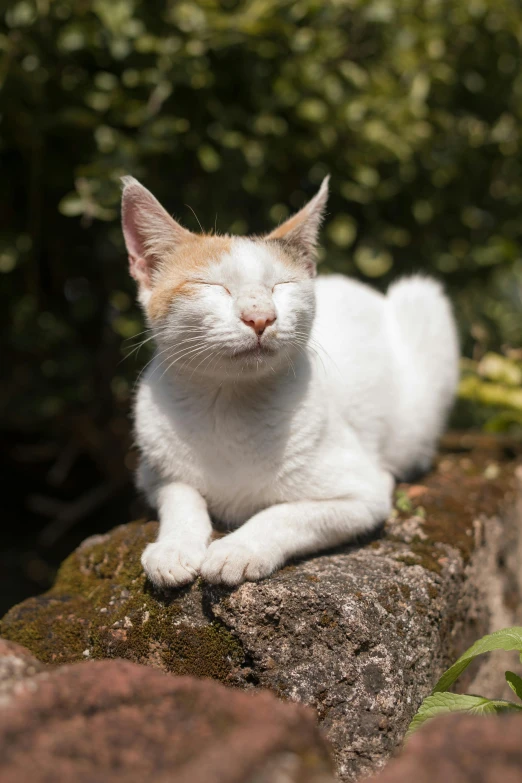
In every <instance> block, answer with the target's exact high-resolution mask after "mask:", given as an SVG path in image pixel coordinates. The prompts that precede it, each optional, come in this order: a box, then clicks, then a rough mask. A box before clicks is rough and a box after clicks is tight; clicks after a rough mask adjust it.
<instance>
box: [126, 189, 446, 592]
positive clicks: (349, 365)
mask: <svg viewBox="0 0 522 783" xmlns="http://www.w3.org/2000/svg"><path fill="white" fill-rule="evenodd" d="M327 195H328V182H327V180H325V181H324V182H323V184H322V186H321V189H320V190H319V192H318V193H317V195H316V196H315V197H314V198H313V199H312V200H311V201H310V202H309V203H308V204H307V205H306V206H305V207H303V209H302V210H301V211H300V212H298V213H297V214H296V215H295V216H294V217H292V218H290V219H289V220H288V221H286V223H283V224H282V225H281V226H279V228H277V229H276V230H275V231H272V233H271V234H268V235H267V236H264V237H250V238H240V237H229V236H213V235H206V236H205V235H196V234H193V233H191V232H189V231H188V230H186V229H185V228H182V226H180V225H179V224H178V223H177V222H176V221H175V220H174V219H173V218H171V217H170V216H169V215H168V214H167V212H166V211H165V210H164V209H163V207H162V206H161V205H160V204H159V202H158V201H157V200H156V199H155V198H154V196H153V195H152V194H151V193H150V192H149V191H148V190H146V189H145V188H144V187H143V186H142V185H140V183H139V182H137V181H136V180H135V179H133V178H132V177H125V178H124V190H123V207H122V208H123V231H124V235H125V242H126V245H127V249H128V253H129V260H130V271H131V274H132V275H133V277H134V278H135V279H136V280H137V282H138V286H139V300H140V302H141V305H142V307H143V309H144V312H145V316H146V319H147V322H148V324H149V326H150V328H151V329H152V330H153V334H154V338H155V341H156V344H157V352H156V355H155V358H154V359H153V361H152V363H151V365H150V367H149V368H148V369H147V371H146V373H145V375H144V378H143V380H142V381H141V382H140V385H139V391H138V394H137V399H136V410H135V426H136V438H137V443H138V446H139V449H140V453H141V464H140V469H139V474H138V483H139V486H140V487H141V488H142V489H143V490H144V491H145V493H146V495H147V497H148V499H149V501H150V503H151V504H152V505H153V506H155V507H156V508H157V510H158V513H159V519H160V530H159V536H158V540H157V542H156V543H153V544H149V545H148V546H147V548H146V549H145V551H144V553H143V557H142V564H143V567H144V569H145V571H146V573H147V575H148V576H149V577H150V579H151V580H152V581H153V582H154V583H155V584H156V585H158V586H162V587H168V586H175V585H182V584H184V583H187V582H190V581H192V580H193V579H195V578H196V577H197V576H198V574H200V575H201V576H202V577H203V578H204V579H206V580H207V581H209V582H214V583H217V582H222V583H225V584H228V585H236V584H238V583H240V582H242V581H243V580H245V579H247V580H248V579H250V580H254V579H261V578H262V577H266V576H268V575H269V574H271V573H272V572H273V571H274V570H275V569H277V568H279V567H281V566H282V565H283V564H284V563H285V561H287V560H288V559H289V558H292V557H294V556H299V555H305V554H309V553H312V552H317V551H318V550H321V549H324V548H327V547H332V546H335V545H337V544H341V543H344V542H346V541H350V540H351V539H353V538H354V537H355V536H357V535H358V534H360V533H365V532H367V531H369V530H371V529H372V528H375V527H376V526H378V525H379V523H380V522H382V521H383V520H384V519H385V518H386V517H387V515H388V514H389V512H390V509H391V498H392V490H393V486H394V479H395V478H407V477H408V476H409V475H411V474H412V473H413V472H415V471H417V470H420V471H424V470H426V469H427V468H428V467H429V466H430V463H431V460H432V457H433V453H434V449H435V447H436V441H437V438H438V437H439V435H440V433H441V430H442V428H443V426H444V423H445V418H446V414H447V412H448V409H449V407H450V405H451V403H452V400H453V395H454V391H455V386H456V383H457V364H458V346H457V336H456V330H455V325H454V321H453V317H452V314H451V310H450V306H449V304H448V301H447V299H446V298H445V296H444V295H443V293H442V291H441V288H440V286H439V284H438V283H436V282H435V281H433V280H430V279H428V278H424V277H411V278H408V279H403V280H401V281H399V282H398V283H396V284H395V285H393V286H392V287H391V289H390V290H389V291H388V294H387V295H386V296H383V295H381V294H379V293H376V292H375V291H373V290H372V289H370V288H368V287H367V286H365V285H362V284H361V283H357V282H354V281H353V280H349V279H346V278H344V277H342V276H339V275H332V276H324V277H319V278H315V261H314V247H315V244H316V241H317V235H318V230H319V227H320V223H321V219H322V215H323V211H324V207H325V204H326V200H327ZM211 516H212V517H214V518H216V519H217V520H220V521H222V522H223V523H225V524H226V525H227V526H228V527H229V528H232V527H234V528H236V527H237V529H236V530H234V532H231V533H230V534H229V535H227V536H225V537H223V538H221V539H219V540H216V541H213V542H212V543H209V542H210V539H211V533H212V524H211Z"/></svg>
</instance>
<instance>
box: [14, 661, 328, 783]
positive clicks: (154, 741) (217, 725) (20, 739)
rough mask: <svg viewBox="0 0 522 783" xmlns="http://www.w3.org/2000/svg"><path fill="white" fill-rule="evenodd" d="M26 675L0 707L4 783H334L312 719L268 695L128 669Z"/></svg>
mask: <svg viewBox="0 0 522 783" xmlns="http://www.w3.org/2000/svg"><path fill="white" fill-rule="evenodd" d="M0 654H1V652H0ZM0 660H1V658H0ZM27 674H28V676H27V677H25V678H21V679H19V680H18V682H17V685H16V688H14V689H13V690H12V691H11V693H10V695H9V697H8V698H5V699H3V700H2V701H0V779H1V780H2V783H20V781H24V780H30V781H32V783H47V782H48V781H49V783H51V781H52V782H53V783H54V781H57V780H58V781H60V783H93V782H94V781H96V783H117V782H121V783H134V782H136V783H143V781H144V780H153V781H154V783H167V782H168V783H171V782H172V781H173V780H175V781H176V783H333V777H332V763H331V760H330V757H329V753H328V749H327V747H326V744H325V742H324V740H323V739H322V737H321V735H320V733H319V730H318V728H317V725H316V718H315V715H314V714H313V712H312V711H311V710H308V709H307V708H305V707H302V706H301V705H296V704H283V703H282V702H281V701H279V700H278V699H276V698H275V697H274V696H273V695H272V694H270V693H267V692H264V693H259V694H249V693H242V692H241V691H238V690H231V689H227V688H224V687H223V686H222V685H219V684H218V683H216V682H212V681H211V680H196V679H194V678H192V677H172V676H169V675H166V674H163V673H162V672H158V671H154V670H152V669H150V668H146V667H144V666H139V665H137V664H134V663H130V662H128V661H91V662H88V663H81V664H73V665H69V666H61V667H47V669H46V670H45V671H42V672H40V673H35V674H34V675H33V676H30V675H29V673H27Z"/></svg>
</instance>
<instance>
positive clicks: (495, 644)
mask: <svg viewBox="0 0 522 783" xmlns="http://www.w3.org/2000/svg"><path fill="white" fill-rule="evenodd" d="M492 650H517V651H518V652H521V653H522V627H520V626H514V627H513V628H503V629H502V630H500V631H495V632H494V633H490V634H488V635H487V636H483V637H482V639H479V640H478V641H477V642H475V644H472V645H471V647H470V648H469V650H466V652H465V653H464V654H463V655H461V656H460V658H459V659H458V661H456V662H455V663H454V664H453V666H450V668H449V669H448V670H447V671H446V672H444V674H443V675H442V677H441V678H440V680H439V681H438V683H437V684H436V686H435V687H434V689H433V693H442V692H444V691H447V690H448V688H450V687H451V686H452V685H453V683H454V682H455V680H456V679H457V677H460V675H461V674H462V672H463V671H464V669H466V668H467V667H468V666H469V664H470V663H471V662H472V661H473V660H474V659H475V658H476V657H477V655H482V654H483V653H487V652H491V651H492Z"/></svg>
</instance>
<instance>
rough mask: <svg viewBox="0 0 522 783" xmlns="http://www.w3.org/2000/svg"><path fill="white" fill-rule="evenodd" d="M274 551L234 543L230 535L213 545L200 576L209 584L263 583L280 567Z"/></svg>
mask: <svg viewBox="0 0 522 783" xmlns="http://www.w3.org/2000/svg"><path fill="white" fill-rule="evenodd" d="M283 562H284V560H283V558H282V556H281V554H280V552H279V551H278V550H276V549H275V548H274V549H273V550H271V549H270V548H269V547H266V546H265V547H263V548H261V547H259V546H253V545H250V544H245V543H243V542H240V541H237V542H236V540H235V539H234V533H232V534H230V535H228V536H225V538H220V539H219V540H218V541H214V542H213V543H212V544H211V545H210V546H209V548H208V549H207V552H206V555H205V559H204V560H203V563H202V565H201V576H202V577H203V579H205V580H206V581H207V582H211V583H212V584H219V583H222V584H225V585H230V586H232V585H239V584H241V582H244V581H245V580H246V581H250V582H254V581H255V580H256V579H263V577H265V576H268V575H269V574H271V573H272V572H273V571H275V570H276V568H279V567H280V566H281V565H283Z"/></svg>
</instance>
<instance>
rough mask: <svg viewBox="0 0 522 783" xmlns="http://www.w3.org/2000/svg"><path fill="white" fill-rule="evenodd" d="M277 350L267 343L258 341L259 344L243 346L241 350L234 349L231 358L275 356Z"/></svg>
mask: <svg viewBox="0 0 522 783" xmlns="http://www.w3.org/2000/svg"><path fill="white" fill-rule="evenodd" d="M275 353H276V352H275V350H274V349H273V348H269V347H268V346H267V345H262V344H261V343H258V344H257V345H251V346H250V347H248V348H242V349H241V350H239V351H234V353H233V354H231V357H230V358H231V359H246V358H253V359H260V358H261V357H266V356H273V355H274V354H275Z"/></svg>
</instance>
